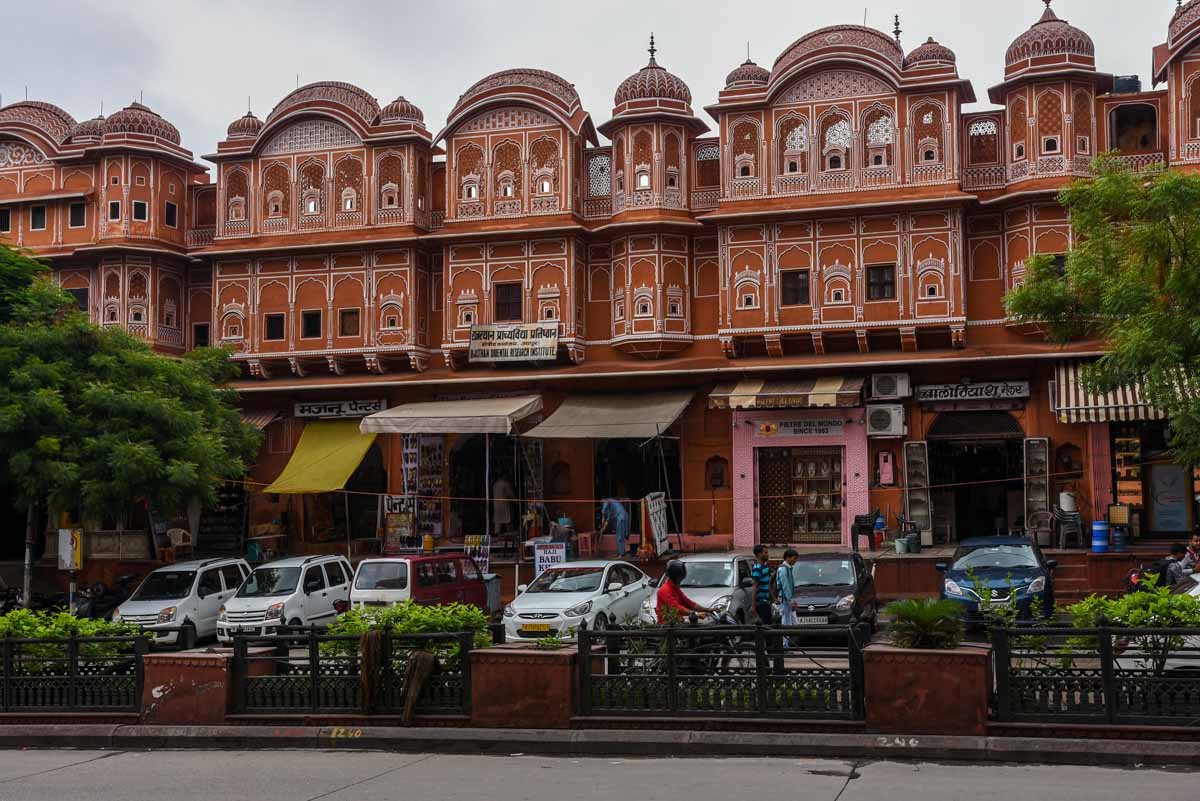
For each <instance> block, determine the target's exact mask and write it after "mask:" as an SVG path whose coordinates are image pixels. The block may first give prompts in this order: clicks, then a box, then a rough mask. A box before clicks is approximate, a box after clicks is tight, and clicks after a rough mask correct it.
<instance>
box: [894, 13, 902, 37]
mask: <svg viewBox="0 0 1200 801" xmlns="http://www.w3.org/2000/svg"><path fill="white" fill-rule="evenodd" d="M903 32H904V31H902V30H900V15H899V14H897V15H896V27H895V28H893V29H892V35H893V36H895V37H896V44H900V34H901V33H903Z"/></svg>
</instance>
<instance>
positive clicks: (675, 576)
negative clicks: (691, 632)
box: [656, 559, 713, 625]
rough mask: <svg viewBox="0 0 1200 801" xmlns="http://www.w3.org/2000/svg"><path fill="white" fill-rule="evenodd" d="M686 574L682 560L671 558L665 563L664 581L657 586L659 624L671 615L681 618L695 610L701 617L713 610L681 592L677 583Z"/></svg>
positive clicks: (665, 621) (677, 618)
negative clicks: (665, 576) (665, 573)
mask: <svg viewBox="0 0 1200 801" xmlns="http://www.w3.org/2000/svg"><path fill="white" fill-rule="evenodd" d="M686 576H687V565H685V564H684V563H683V562H680V561H679V560H678V559H673V560H671V561H670V562H668V563H667V578H666V581H664V582H663V583H662V584H661V585H660V586H659V588H658V607H657V611H656V614H657V616H658V623H659V625H662V624H664V623H667V622H668V618H671V617H674V618H675V619H676V620H682V619H683V618H684V617H685V616H687V615H688V614H689V613H691V612H697V613H699V615H700V616H701V617H703V616H705V615H708V614H711V613H712V611H713V610H712V609H710V608H709V607H707V606H700V604H698V603H696V602H695V601H693V600H692V599H691V598H689V597H687V596H686V595H684V594H683V590H681V589H680V588H679V585H680V583H681V582H682V581H683V579H684V578H685V577H686ZM668 610H670V611H668Z"/></svg>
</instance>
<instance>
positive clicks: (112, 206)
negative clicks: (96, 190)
mask: <svg viewBox="0 0 1200 801" xmlns="http://www.w3.org/2000/svg"><path fill="white" fill-rule="evenodd" d="M108 219H110V220H119V219H121V201H119V200H110V201H108Z"/></svg>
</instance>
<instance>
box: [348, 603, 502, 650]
mask: <svg viewBox="0 0 1200 801" xmlns="http://www.w3.org/2000/svg"><path fill="white" fill-rule="evenodd" d="M370 629H389V630H391V632H392V634H441V633H456V632H460V631H471V632H474V633H475V640H474V646H475V647H476V648H486V647H487V646H489V645H491V644H492V636H491V634H490V633H489V632H488V619H487V615H486V614H484V612H483V610H482V609H480V608H479V607H477V606H473V605H471V604H446V605H443V606H422V605H421V604H418V603H415V602H413V601H405V602H404V603H399V604H396V605H394V606H370V607H355V608H353V609H351V610H350V611H348V612H346V614H344V615H342V616H341V617H340V618H338V620H337V622H336V623H334V624H332V625H331V626H330V627H329V629H328V631H327V632H326V633H327V634H336V635H349V634H353V635H359V634H362V633H363V632H365V631H368V630H370Z"/></svg>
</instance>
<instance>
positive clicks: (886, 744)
mask: <svg viewBox="0 0 1200 801" xmlns="http://www.w3.org/2000/svg"><path fill="white" fill-rule="evenodd" d="M875 743H876V745H878V746H879V747H880V748H917V747H919V746H920V745H921V741H920V740H918V739H917V738H916V737H880V738H878V739H877V740H876V741H875Z"/></svg>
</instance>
